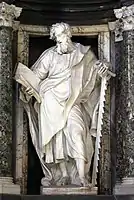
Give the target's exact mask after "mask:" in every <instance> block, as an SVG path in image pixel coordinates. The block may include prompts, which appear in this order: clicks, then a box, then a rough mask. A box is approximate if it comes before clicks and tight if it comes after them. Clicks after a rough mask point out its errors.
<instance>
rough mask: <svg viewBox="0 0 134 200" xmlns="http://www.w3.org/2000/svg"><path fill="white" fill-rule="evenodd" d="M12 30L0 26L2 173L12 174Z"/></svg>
mask: <svg viewBox="0 0 134 200" xmlns="http://www.w3.org/2000/svg"><path fill="white" fill-rule="evenodd" d="M11 42H12V32H11V28H8V27H0V51H1V52H0V62H1V64H0V175H1V176H11V159H12V156H11V155H12V52H11V50H12V47H11V45H12V43H11Z"/></svg>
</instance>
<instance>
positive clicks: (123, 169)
mask: <svg viewBox="0 0 134 200" xmlns="http://www.w3.org/2000/svg"><path fill="white" fill-rule="evenodd" d="M114 13H115V16H116V18H117V21H116V22H113V23H110V27H111V30H113V31H114V33H115V42H116V44H115V46H116V49H115V50H117V49H118V50H119V52H116V51H115V54H116V53H117V55H118V58H117V59H116V61H117V60H118V61H120V62H118V63H116V61H115V64H117V66H116V65H115V69H116V75H117V77H116V86H115V88H116V90H115V99H116V119H115V121H116V141H117V142H116V146H117V149H116V153H117V157H116V185H115V190H114V191H115V194H134V5H131V6H129V7H122V8H121V9H115V10H114ZM117 47H118V48H117ZM115 57H116V56H115ZM119 57H120V58H119Z"/></svg>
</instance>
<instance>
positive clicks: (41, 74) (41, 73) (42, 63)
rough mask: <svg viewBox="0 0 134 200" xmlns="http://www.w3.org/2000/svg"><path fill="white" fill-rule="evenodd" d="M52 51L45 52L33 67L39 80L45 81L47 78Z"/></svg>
mask: <svg viewBox="0 0 134 200" xmlns="http://www.w3.org/2000/svg"><path fill="white" fill-rule="evenodd" d="M50 60H51V51H49V50H46V51H44V52H43V53H42V54H41V56H40V57H39V58H38V60H37V61H36V62H35V64H34V65H33V66H32V67H31V70H32V71H33V72H34V73H35V74H36V75H37V76H38V78H39V79H41V80H43V79H45V78H46V77H47V75H48V72H49V67H50V62H51V61H50Z"/></svg>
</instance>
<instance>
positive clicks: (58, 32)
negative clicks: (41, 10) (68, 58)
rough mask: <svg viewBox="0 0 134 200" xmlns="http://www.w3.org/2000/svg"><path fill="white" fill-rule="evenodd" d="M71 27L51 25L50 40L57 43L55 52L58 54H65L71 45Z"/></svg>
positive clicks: (64, 24) (63, 24)
mask: <svg viewBox="0 0 134 200" xmlns="http://www.w3.org/2000/svg"><path fill="white" fill-rule="evenodd" d="M71 37H72V34H71V27H70V26H69V25H68V24H66V23H63V22H61V23H56V24H53V25H52V27H51V29H50V39H52V40H55V41H56V43H57V51H58V52H59V53H61V54H62V53H66V52H67V51H68V48H69V46H70V44H71Z"/></svg>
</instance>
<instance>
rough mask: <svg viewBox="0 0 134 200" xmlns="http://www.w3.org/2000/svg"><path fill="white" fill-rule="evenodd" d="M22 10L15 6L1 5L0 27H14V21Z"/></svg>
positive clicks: (3, 3)
mask: <svg viewBox="0 0 134 200" xmlns="http://www.w3.org/2000/svg"><path fill="white" fill-rule="evenodd" d="M21 11H22V8H20V7H16V6H15V5H8V4H7V3H5V2H2V3H0V26H6V27H12V26H13V20H14V19H15V18H18V17H19V16H20V14H21Z"/></svg>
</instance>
